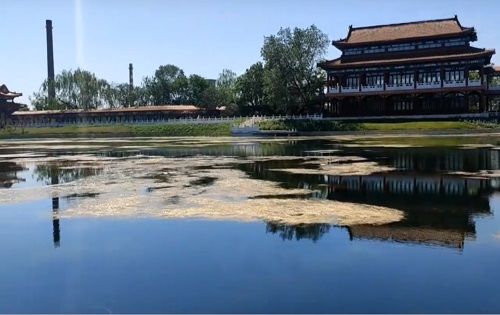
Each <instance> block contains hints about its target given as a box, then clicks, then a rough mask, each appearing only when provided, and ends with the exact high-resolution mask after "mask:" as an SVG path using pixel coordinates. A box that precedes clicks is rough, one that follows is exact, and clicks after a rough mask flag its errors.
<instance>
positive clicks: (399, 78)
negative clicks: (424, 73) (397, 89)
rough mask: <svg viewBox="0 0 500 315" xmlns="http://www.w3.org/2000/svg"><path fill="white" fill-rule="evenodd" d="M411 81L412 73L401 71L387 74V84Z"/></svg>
mask: <svg viewBox="0 0 500 315" xmlns="http://www.w3.org/2000/svg"><path fill="white" fill-rule="evenodd" d="M412 83H413V73H410V72H403V73H398V74H391V75H389V84H392V85H404V84H412Z"/></svg>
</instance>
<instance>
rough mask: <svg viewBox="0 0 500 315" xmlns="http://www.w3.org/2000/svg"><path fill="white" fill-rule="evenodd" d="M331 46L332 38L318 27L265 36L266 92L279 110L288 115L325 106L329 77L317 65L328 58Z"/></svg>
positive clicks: (282, 29)
mask: <svg viewBox="0 0 500 315" xmlns="http://www.w3.org/2000/svg"><path fill="white" fill-rule="evenodd" d="M328 45H329V40H328V36H327V35H326V34H324V33H323V32H322V31H321V30H319V29H318V28H317V27H316V26H315V25H311V26H310V27H308V28H305V29H301V28H294V29H293V30H291V29H290V28H285V29H284V28H281V29H280V31H279V32H278V33H277V34H276V35H271V36H268V37H265V39H264V45H263V47H262V49H261V55H262V58H263V59H264V63H265V71H264V85H265V86H264V93H265V95H266V99H267V101H268V102H269V103H270V105H272V106H273V107H275V108H276V110H278V111H282V109H283V106H286V111H287V112H292V113H294V112H297V111H304V110H309V109H310V108H311V107H312V106H314V105H318V104H319V103H321V95H322V89H323V85H324V80H325V78H326V75H325V73H324V72H323V71H322V70H320V69H318V67H317V63H318V62H319V61H321V60H323V59H324V57H325V55H326V53H327V50H328ZM283 104H284V105H283Z"/></svg>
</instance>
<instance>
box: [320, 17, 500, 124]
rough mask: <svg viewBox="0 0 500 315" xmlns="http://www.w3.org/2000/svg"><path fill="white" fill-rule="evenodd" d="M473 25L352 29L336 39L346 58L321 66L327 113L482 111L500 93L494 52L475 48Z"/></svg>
mask: <svg viewBox="0 0 500 315" xmlns="http://www.w3.org/2000/svg"><path fill="white" fill-rule="evenodd" d="M476 40H477V34H476V30H475V29H474V28H473V27H464V26H462V25H461V24H460V22H459V21H458V18H457V16H455V17H454V18H451V19H440V20H427V21H417V22H409V23H400V24H388V25H377V26H368V27H352V26H350V27H349V32H348V34H347V37H346V38H344V39H340V40H336V41H333V43H332V44H333V46H335V47H336V48H337V49H339V50H340V51H341V52H342V54H341V56H340V57H339V58H336V59H333V60H329V61H326V62H322V63H320V64H318V66H319V67H321V68H322V69H324V70H325V71H326V72H327V82H326V83H327V84H326V86H327V87H326V91H325V96H326V105H325V107H326V112H327V114H329V115H330V116H338V117H367V116H368V117H369V116H405V115H436V114H447V115H456V114H465V113H482V112H485V111H489V110H492V105H491V104H492V102H493V99H494V98H495V97H496V96H497V95H498V94H500V87H499V86H498V85H497V84H496V82H498V80H497V81H495V80H494V76H498V75H499V74H500V71H499V70H500V69H496V68H494V67H492V66H491V65H490V62H491V57H492V56H493V55H494V54H495V50H493V49H482V48H476V47H473V46H471V42H474V41H476Z"/></svg>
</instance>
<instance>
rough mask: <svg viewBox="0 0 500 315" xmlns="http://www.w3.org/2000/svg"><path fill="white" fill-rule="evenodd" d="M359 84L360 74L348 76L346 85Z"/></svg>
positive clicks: (353, 85)
mask: <svg viewBox="0 0 500 315" xmlns="http://www.w3.org/2000/svg"><path fill="white" fill-rule="evenodd" d="M358 85H359V77H358V76H351V77H347V79H346V86H347V87H358Z"/></svg>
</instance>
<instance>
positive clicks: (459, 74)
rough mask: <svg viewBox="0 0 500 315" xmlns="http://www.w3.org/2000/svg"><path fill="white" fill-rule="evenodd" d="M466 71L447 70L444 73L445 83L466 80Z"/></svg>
mask: <svg viewBox="0 0 500 315" xmlns="http://www.w3.org/2000/svg"><path fill="white" fill-rule="evenodd" d="M464 78H465V76H464V70H458V69H453V70H448V69H446V70H445V72H444V80H445V81H462V80H464Z"/></svg>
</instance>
